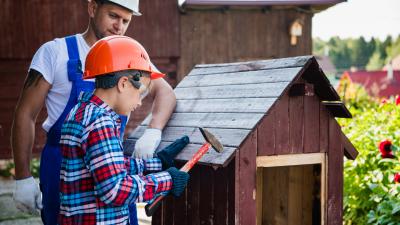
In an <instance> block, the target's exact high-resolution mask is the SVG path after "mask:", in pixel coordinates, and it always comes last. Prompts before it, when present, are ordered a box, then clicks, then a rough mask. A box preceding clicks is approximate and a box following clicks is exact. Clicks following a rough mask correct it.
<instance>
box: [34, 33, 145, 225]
mask: <svg viewBox="0 0 400 225" xmlns="http://www.w3.org/2000/svg"><path fill="white" fill-rule="evenodd" d="M65 41H66V43H67V49H68V57H69V60H68V64H67V70H68V71H67V72H68V79H69V81H71V82H72V88H71V93H70V96H69V99H68V103H67V106H65V109H64V111H63V112H62V114H61V115H60V117H59V118H58V119H57V121H56V123H55V124H54V125H53V126H52V127H51V128H50V130H49V132H48V133H47V142H46V145H45V147H44V149H43V151H42V155H41V159H40V189H41V191H42V196H43V200H42V203H43V209H42V213H41V216H42V221H43V223H44V224H45V225H47V224H49V225H54V224H57V219H58V214H59V212H60V195H59V194H60V167H61V151H60V144H59V142H60V137H61V127H62V124H63V122H64V120H65V118H66V117H67V115H68V113H69V111H70V110H71V109H72V108H73V107H74V106H75V105H76V104H77V102H78V97H79V94H80V93H81V92H82V91H85V92H92V91H93V90H94V82H88V81H83V80H82V63H81V61H80V58H79V51H78V45H77V40H76V37H75V36H69V37H66V38H65ZM120 118H121V139H122V138H123V136H124V130H125V125H126V121H127V116H124V115H120ZM129 215H130V218H129V220H130V224H131V225H137V224H138V220H137V212H136V205H135V204H132V205H130V206H129Z"/></svg>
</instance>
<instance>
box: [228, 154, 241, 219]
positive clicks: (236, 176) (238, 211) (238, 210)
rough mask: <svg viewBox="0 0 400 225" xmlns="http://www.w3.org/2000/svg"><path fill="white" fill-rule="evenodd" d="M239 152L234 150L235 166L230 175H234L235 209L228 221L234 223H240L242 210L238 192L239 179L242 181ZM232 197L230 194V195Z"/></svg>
mask: <svg viewBox="0 0 400 225" xmlns="http://www.w3.org/2000/svg"><path fill="white" fill-rule="evenodd" d="M240 161H241V158H240V152H239V151H236V154H235V167H234V170H235V172H234V173H233V174H231V175H234V179H235V185H234V186H235V192H234V198H235V202H234V204H235V209H234V215H231V218H230V221H234V224H235V225H240V224H241V223H240V215H241V211H242V210H244V209H242V208H241V204H240V192H241V183H240V182H241V181H242V179H243V178H242V177H240ZM230 196H231V197H232V195H230Z"/></svg>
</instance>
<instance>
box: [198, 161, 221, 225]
mask: <svg viewBox="0 0 400 225" xmlns="http://www.w3.org/2000/svg"><path fill="white" fill-rule="evenodd" d="M214 185H215V184H214V171H213V168H211V167H205V166H202V168H201V173H200V196H201V198H200V203H199V208H200V213H199V214H200V215H199V216H200V218H199V219H200V224H213V221H214V218H215V216H216V215H215V214H214V210H215V207H219V206H218V204H217V205H216V206H214V194H219V193H214V191H213V190H214Z"/></svg>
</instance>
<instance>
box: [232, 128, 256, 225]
mask: <svg viewBox="0 0 400 225" xmlns="http://www.w3.org/2000/svg"><path fill="white" fill-rule="evenodd" d="M256 155H257V133H256V132H253V133H252V134H251V136H249V137H248V138H247V139H246V141H245V143H244V144H243V145H242V146H241V147H240V151H239V159H240V160H239V168H237V170H238V173H239V177H240V183H239V185H240V186H239V207H240V208H241V209H244V210H240V212H239V223H240V224H256V215H257V211H256V201H255V200H256V199H255V195H256Z"/></svg>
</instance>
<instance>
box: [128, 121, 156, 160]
mask: <svg viewBox="0 0 400 225" xmlns="http://www.w3.org/2000/svg"><path fill="white" fill-rule="evenodd" d="M160 141H161V130H159V129H154V128H149V129H146V131H145V132H144V134H143V135H142V137H140V138H139V139H138V140H137V141H136V144H135V150H134V151H133V157H135V158H142V159H149V158H153V157H154V156H153V155H154V151H155V150H156V149H157V147H158V145H159V144H160Z"/></svg>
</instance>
